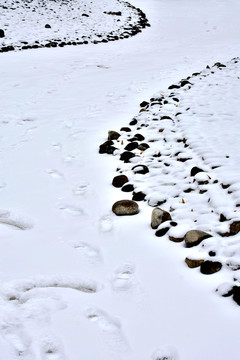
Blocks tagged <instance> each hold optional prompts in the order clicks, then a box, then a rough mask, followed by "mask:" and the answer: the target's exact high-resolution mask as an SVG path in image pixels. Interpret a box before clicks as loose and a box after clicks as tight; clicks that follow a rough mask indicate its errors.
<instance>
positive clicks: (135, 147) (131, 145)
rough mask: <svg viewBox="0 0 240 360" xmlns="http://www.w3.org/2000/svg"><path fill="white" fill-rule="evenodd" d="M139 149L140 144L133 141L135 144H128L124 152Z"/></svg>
mask: <svg viewBox="0 0 240 360" xmlns="http://www.w3.org/2000/svg"><path fill="white" fill-rule="evenodd" d="M137 147H138V142H137V141H133V142H130V143H129V144H127V145H126V146H125V148H124V150H127V151H132V150H134V149H137Z"/></svg>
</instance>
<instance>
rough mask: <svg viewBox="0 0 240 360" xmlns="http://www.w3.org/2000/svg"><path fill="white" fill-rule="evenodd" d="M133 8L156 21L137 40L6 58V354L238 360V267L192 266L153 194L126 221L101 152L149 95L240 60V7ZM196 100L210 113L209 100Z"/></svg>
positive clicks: (1, 261)
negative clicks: (233, 285) (160, 230)
mask: <svg viewBox="0 0 240 360" xmlns="http://www.w3.org/2000/svg"><path fill="white" fill-rule="evenodd" d="M111 3H112V4H113V2H111V0H109V4H111ZM132 4H133V5H134V6H136V7H139V8H141V9H142V10H143V11H144V12H145V13H146V15H147V18H148V19H149V21H150V23H151V25H152V26H151V27H149V28H147V29H145V30H144V31H143V32H142V33H141V34H139V35H138V36H135V37H129V38H128V39H125V40H124V41H114V42H109V43H106V44H104V43H102V44H101V45H99V46H97V45H94V44H88V45H82V46H79V47H78V46H66V47H64V48H59V47H57V48H51V49H47V48H44V49H36V50H29V51H16V52H13V51H12V52H8V53H1V54H0V55H1V56H0V79H1V81H0V104H1V107H0V130H1V132H0V133H1V138H0V168H1V176H0V190H1V191H0V197H1V207H0V208H1V212H0V214H1V216H2V218H4V221H3V222H2V223H0V228H1V241H0V280H1V286H0V308H1V316H0V358H3V359H4V360H5V359H8V360H16V359H19V358H20V359H21V360H33V359H34V360H50V359H53V358H55V359H58V360H63V359H64V360H68V359H71V360H79V357H83V358H84V359H85V360H93V359H99V360H112V359H114V360H133V359H134V360H135V359H136V360H146V359H149V360H157V359H159V358H160V359H161V357H164V356H165V357H167V356H168V357H169V358H172V359H174V360H175V359H177V360H181V359H182V360H183V359H184V360H192V359H193V358H194V360H202V359H218V360H225V359H227V358H229V359H231V360H239V357H240V353H239V323H240V314H239V306H238V305H237V304H236V303H235V302H234V301H230V300H229V299H225V298H223V297H221V296H218V295H216V291H215V290H216V284H219V283H220V282H221V281H222V276H223V274H228V273H225V272H224V271H222V270H221V271H219V272H217V273H215V274H213V275H209V276H203V275H202V274H201V273H200V272H199V270H198V269H192V270H189V269H188V267H187V266H186V264H185V262H184V259H185V256H186V249H185V248H184V247H182V246H181V244H179V245H176V244H175V243H173V242H171V241H168V240H167V239H165V240H164V239H163V238H162V239H161V238H159V237H156V236H155V231H153V230H152V228H151V225H150V219H151V211H152V208H151V207H149V206H148V205H147V204H146V203H145V202H142V203H140V207H141V209H140V210H141V211H140V212H139V213H138V214H137V215H136V216H132V217H117V216H115V215H114V214H113V213H112V211H111V208H112V204H113V203H114V202H116V201H118V200H121V199H122V192H120V191H119V189H115V188H114V187H113V186H112V185H111V183H112V179H113V177H114V176H115V175H116V171H115V170H116V168H117V167H118V166H119V160H118V157H117V156H116V157H113V156H106V157H105V158H104V156H103V155H101V154H98V145H99V144H100V143H102V142H104V140H105V138H106V136H107V132H108V130H109V129H120V128H121V126H123V125H125V124H126V123H128V122H129V121H130V120H132V117H133V116H134V114H137V113H138V111H139V103H141V102H142V101H143V100H146V99H150V98H151V97H153V96H154V95H153V94H155V93H158V92H159V89H163V91H165V90H164V89H167V88H168V87H169V85H170V84H174V83H175V82H176V81H178V80H179V79H181V78H186V77H187V76H188V75H189V74H191V73H193V72H196V71H199V70H201V69H203V68H205V67H206V65H207V64H208V65H211V64H214V63H215V62H217V61H220V62H222V63H226V62H227V61H228V60H229V59H231V58H233V57H235V56H237V55H238V53H239V29H240V24H239V19H238V14H239V4H238V2H236V1H232V0H230V2H229V1H225V0H211V1H209V0H201V1H200V0H199V1H198V0H194V1H192V0H181V1H179V0H176V1H175V0H173V1H169V0H148V1H145V0H132ZM230 5H231V6H230ZM183 19H184V21H183ZM46 23H47V21H46ZM0 28H1V26H0ZM30 30H31V29H29V31H30ZM213 75H214V74H213ZM229 81H230V78H229ZM200 89H201V88H200V87H198V86H194V87H192V89H191V90H192V91H196V93H195V94H194V99H196V100H198V98H199V96H200V97H201V99H205V98H204V89H205V87H203V93H201V91H200ZM209 90H210V89H209ZM166 91H167V90H166ZM198 91H200V92H198ZM212 91H213V92H214V87H212ZM227 91H228V93H229V94H232V93H233V94H234V91H233V88H228V90H227ZM187 94H189V95H190V94H191V93H190V92H186V94H185V95H186V96H187ZM224 98H225V97H224ZM214 99H215V98H214ZM185 100H186V101H187V102H188V103H189V101H190V103H191V106H192V109H195V112H196V113H199V108H198V104H199V103H198V101H197V102H196V103H194V101H193V99H192V98H191V99H187V98H185ZM204 101H205V100H204ZM212 104H214V102H212ZM183 105H184V104H183ZM186 107H187V105H186ZM202 108H203V109H204V107H202ZM225 115H226V114H225ZM225 115H224V114H221V112H219V113H218V117H219V118H222V116H225ZM203 119H205V118H204V117H203ZM229 119H233V118H232V117H228V115H227V116H226V121H225V123H224V125H225V126H226V127H224V129H225V130H224V134H225V132H226V128H227V124H229V121H230V120H229ZM184 121H186V127H184V128H185V129H186V128H187V126H189V129H190V128H191V126H192V125H193V124H195V125H196V126H197V128H198V130H197V131H196V132H195V133H196V136H197V134H199V133H201V132H200V130H199V127H201V126H203V125H204V124H205V125H206V126H204V129H205V130H204V131H205V132H208V130H207V129H208V128H207V125H208V123H207V122H206V123H204V121H201V119H200V120H199V118H197V117H196V116H195V122H191V117H190V118H185V117H184V119H182V122H181V124H183V122H184ZM188 122H189V124H188ZM179 124H180V123H179ZM187 124H188V125H187ZM214 124H219V123H218V122H213V123H211V129H212V130H211V133H214V131H216V129H215V130H214ZM221 129H222V127H221V126H219V127H218V128H217V132H216V133H217V134H218V136H217V138H218V137H220V139H221V134H222V133H221ZM231 129H232V132H230V130H231ZM237 129H238V128H237V126H234V127H233V126H229V130H228V128H227V130H228V131H229V132H228V137H229V136H230V133H231V134H232V137H233V138H234V139H235V138H237V137H238V130H237ZM202 131H203V130H202ZM172 134H173V133H172ZM191 134H192V135H193V131H192V132H191ZM187 137H188V138H189V139H190V136H189V135H188V136H187ZM210 138H211V137H209V139H210ZM195 141H196V138H195V140H194V141H193V142H194V143H195ZM193 142H192V141H191V147H192V146H193ZM205 143H206V141H205V138H203V139H202V142H200V143H198V144H197V145H198V150H197V148H196V151H199V154H201V153H202V151H205V154H204V156H205V157H206V155H210V152H208V150H207V148H209V147H210V149H211V146H213V145H212V143H209V144H208V147H206V149H204V145H205ZM215 143H216V141H215V140H214V144H215ZM153 144H154V143H153ZM179 144H180V145H181V143H179ZM234 144H235V145H237V143H236V142H233V145H234ZM210 145H211V146H210ZM199 146H200V148H199ZM216 149H219V151H221V146H216ZM235 153H237V151H236V152H235ZM224 155H225V154H224ZM199 156H200V155H199ZM215 156H216V153H215V155H214V157H215ZM226 161H227V159H226ZM179 164H180V162H179ZM209 166H211V159H209ZM215 171H216V172H217V171H219V173H218V176H219V177H220V171H221V169H220V168H219V169H215V170H214V172H215ZM226 185H228V184H227V183H226ZM206 186H207V185H206ZM208 191H210V185H209V190H208ZM225 191H228V189H225ZM200 196H201V197H203V198H204V194H200ZM227 196H228V195H227ZM183 215H184V214H183ZM228 239H230V237H229V238H226V241H228ZM189 250H190V249H189ZM191 251H192V250H191ZM233 273H234V272H233ZM218 280H219V281H218ZM228 280H229V279H226V281H228ZM221 290H222V289H221ZM55 359H54V360H55Z"/></svg>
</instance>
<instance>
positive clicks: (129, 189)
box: [121, 184, 134, 192]
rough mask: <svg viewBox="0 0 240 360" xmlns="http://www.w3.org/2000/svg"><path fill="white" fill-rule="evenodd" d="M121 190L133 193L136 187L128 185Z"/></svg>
mask: <svg viewBox="0 0 240 360" xmlns="http://www.w3.org/2000/svg"><path fill="white" fill-rule="evenodd" d="M121 190H122V191H124V192H132V191H133V190H134V186H133V185H132V184H126V185H124V186H123V187H122V189H121Z"/></svg>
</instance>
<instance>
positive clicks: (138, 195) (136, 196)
mask: <svg viewBox="0 0 240 360" xmlns="http://www.w3.org/2000/svg"><path fill="white" fill-rule="evenodd" d="M145 197H146V194H144V193H143V192H142V191H138V192H136V193H133V197H132V199H133V200H134V201H142V200H144V199H145Z"/></svg>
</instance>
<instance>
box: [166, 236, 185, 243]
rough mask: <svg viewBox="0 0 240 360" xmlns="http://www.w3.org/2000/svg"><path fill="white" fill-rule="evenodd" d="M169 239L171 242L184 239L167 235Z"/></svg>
mask: <svg viewBox="0 0 240 360" xmlns="http://www.w3.org/2000/svg"><path fill="white" fill-rule="evenodd" d="M169 240H171V241H173V242H176V243H179V242H182V241H183V240H184V239H183V238H176V237H174V236H169Z"/></svg>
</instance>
